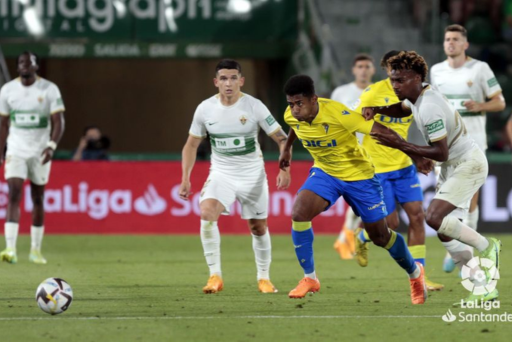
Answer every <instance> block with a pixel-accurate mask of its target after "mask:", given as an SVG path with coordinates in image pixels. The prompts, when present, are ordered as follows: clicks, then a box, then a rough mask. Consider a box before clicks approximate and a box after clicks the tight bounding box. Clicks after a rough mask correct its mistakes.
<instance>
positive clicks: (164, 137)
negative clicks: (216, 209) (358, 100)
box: [0, 0, 512, 229]
mask: <svg viewBox="0 0 512 342" xmlns="http://www.w3.org/2000/svg"><path fill="white" fill-rule="evenodd" d="M453 23H457V24H462V25H464V26H465V27H466V28H467V30H468V35H469V37H468V39H469V42H470V48H469V50H468V51H467V54H468V55H469V56H471V57H473V58H476V59H480V60H482V61H485V62H487V63H489V65H490V66H491V68H492V70H493V71H494V73H495V74H496V77H497V79H498V81H499V83H500V85H501V87H502V88H503V94H504V96H505V99H506V100H507V108H506V109H505V110H504V111H502V112H501V113H490V114H488V119H487V129H488V137H489V142H488V143H489V150H488V158H489V161H490V164H491V176H490V177H489V181H488V186H487V188H486V186H484V189H483V198H484V200H483V202H484V203H483V207H482V208H483V210H482V211H483V214H482V217H483V219H484V220H486V222H488V223H489V227H491V226H492V227H494V228H493V229H501V227H502V226H501V224H502V223H503V222H508V223H510V222H512V221H511V220H512V219H511V218H512V192H510V193H509V191H510V189H511V188H512V180H511V177H510V174H511V173H512V154H511V141H510V139H509V138H508V137H507V134H506V124H507V122H508V120H509V118H510V113H511V112H512V0H0V70H1V73H0V85H2V84H3V83H5V82H6V81H8V80H9V79H11V78H15V77H17V72H16V65H15V64H16V57H17V56H18V55H19V54H20V53H21V52H23V51H25V50H31V51H33V52H35V53H36V54H38V55H39V57H40V72H39V74H40V76H42V77H44V78H47V79H49V80H50V81H52V82H54V83H56V84H57V85H58V86H59V88H60V90H61V93H62V97H63V99H64V103H65V106H66V113H65V116H66V132H65V134H64V137H63V139H62V141H61V143H60V144H59V149H58V150H57V152H56V156H55V158H56V159H61V160H71V159H74V156H75V155H76V151H77V149H78V148H79V146H80V141H81V139H82V138H83V136H84V132H85V130H86V128H90V127H91V126H92V127H93V128H94V129H99V130H101V132H100V133H97V134H101V135H103V136H104V137H105V138H106V140H105V141H104V143H105V144H104V145H102V146H103V147H106V149H108V155H109V157H108V158H109V159H110V160H113V161H155V160H160V161H162V160H163V161H168V160H171V161H172V160H174V161H176V165H175V166H174V170H175V171H173V172H175V173H177V174H178V176H177V177H176V180H173V182H178V184H179V172H180V167H179V163H178V161H179V159H180V157H181V149H182V147H183V144H184V143H185V141H186V138H187V136H188V129H189V127H190V123H191V121H192V117H193V114H194V111H195V109H196V107H197V105H198V104H199V103H200V102H201V101H203V100H204V99H206V98H208V97H210V96H212V95H214V94H215V93H216V88H215V87H214V86H213V78H214V75H215V65H216V64H217V62H218V61H219V60H220V59H221V58H234V59H237V60H239V61H240V63H241V65H242V69H243V75H244V76H245V78H246V83H245V86H244V88H243V91H244V92H246V93H248V94H251V95H253V96H255V97H257V98H259V99H261V100H262V101H263V102H264V103H265V104H266V105H267V107H268V108H269V109H270V110H271V112H272V113H273V114H274V116H275V117H276V119H278V120H279V121H280V122H281V124H284V123H283V120H282V113H283V112H284V110H285V108H286V102H285V97H284V95H283V92H282V87H283V85H284V82H285V81H286V79H287V78H288V77H290V76H291V75H293V74H296V73H305V74H308V75H310V76H311V77H313V79H314V80H315V84H316V87H317V93H318V94H319V95H321V96H327V97H328V96H329V95H330V94H331V91H332V90H333V89H334V88H335V87H336V86H339V85H341V84H345V83H348V82H351V81H352V80H353V76H352V72H351V67H352V59H353V57H354V55H355V54H357V53H360V52H364V53H368V54H370V55H371V56H372V57H373V58H374V60H375V61H376V63H375V64H376V67H377V68H378V62H379V61H380V59H381V56H382V55H383V54H384V53H385V52H387V51H389V50H416V51H417V52H419V53H420V54H421V55H423V56H424V57H425V59H426V60H427V62H428V64H429V65H433V64H435V63H438V62H440V61H442V60H444V59H445V56H444V53H443V47H442V42H443V36H444V28H445V27H446V26H447V25H449V24H453ZM384 77H386V76H385V73H384V72H383V71H382V70H378V72H377V73H376V75H375V77H374V81H378V80H380V79H382V78H384ZM283 127H285V126H284V125H283ZM412 127H414V125H413V126H412ZM285 130H288V128H287V127H285ZM94 134H96V133H94ZM511 134H512V133H511ZM412 138H413V139H414V132H413V137H412ZM261 145H262V149H263V151H264V154H265V158H266V160H269V161H275V160H277V157H278V153H277V151H276V145H275V144H274V143H273V142H272V141H270V140H269V139H268V138H267V137H265V136H263V137H261ZM199 157H200V158H202V159H205V160H207V159H208V158H209V152H208V142H207V141H205V144H204V145H203V146H202V149H201V151H200V155H199ZM294 158H295V160H300V159H303V160H308V164H307V165H310V163H309V160H311V159H310V157H309V155H308V154H307V153H306V152H304V150H303V149H302V148H300V147H299V148H297V149H296V150H295V154H294ZM75 160H76V159H75ZM274 163H275V162H274ZM205 167H206V166H205ZM272 167H273V168H274V167H275V165H273V164H272ZM306 169H307V168H305V170H306ZM55 172H60V171H55ZM66 172H67V173H68V174H69V172H68V171H66ZM73 172H75V171H73ZM105 172H106V171H105ZM116 172H117V171H116ZM165 172H169V171H165ZM165 172H163V173H162V174H163V175H165ZM201 172H202V171H201ZM204 176H205V175H204ZM52 177H53V176H52ZM84 177H85V178H86V177H87V175H85V176H84ZM493 177H494V178H493ZM85 178H84V179H85ZM80 181H81V180H77V181H76V182H75V183H73V184H74V185H73V186H76V187H78V182H80ZM203 181H204V180H203ZM90 182H91V181H89V183H90ZM272 182H273V181H270V183H271V185H272ZM66 184H67V183H66ZM80 184H82V183H80ZM98 184H99V183H98ZM296 184H297V186H298V185H299V184H300V179H297V181H296ZM62 186H63V187H64V186H67V185H62ZM98 186H100V185H98ZM119 186H121V187H122V185H119ZM145 186H146V185H144V186H143V188H144V187H145ZM165 186H166V188H165V190H160V189H157V190H158V191H159V192H160V193H161V192H162V191H165V192H167V191H169V190H168V185H165ZM169 186H170V185H169ZM433 186H434V184H433V181H432V179H431V180H429V181H425V182H424V184H423V187H424V189H425V190H426V191H427V189H430V190H433ZM63 189H64V188H63ZM80 189H82V188H80ZM144 189H145V188H144ZM144 189H142V190H140V189H139V190H137V191H140V192H143V193H144V191H146V192H145V193H146V194H148V193H151V194H153V195H152V196H153V197H151V198H153V199H154V198H158V196H156V195H154V193H155V192H154V191H153V190H151V188H149V187H148V188H147V189H149V190H144ZM173 189H174V188H173ZM0 190H1V189H0ZM86 190H87V189H86ZM150 190H151V191H150ZM59 191H60V190H59ZM62 191H64V190H62ZM80 191H81V190H80ZM167 193H168V192H167ZM73 196H75V195H73ZM486 196H487V197H486ZM171 197H172V192H171ZM291 198H292V195H290V199H291ZM486 198H488V199H489V200H488V201H487V200H486ZM278 200H279V199H278ZM173 201H174V202H173V203H175V204H176V203H178V204H179V205H182V206H183V208H185V207H186V206H185V204H183V203H181V202H179V200H178V199H176V198H174V197H173ZM91 203H92V202H91ZM155 203H156V202H155ZM287 203H288V202H287ZM286 205H288V204H286ZM91 206H92V204H91ZM111 207H112V205H111ZM179 208H181V207H179ZM194 208H195V207H191V208H189V209H187V210H189V211H188V212H189V213H191V212H192V211H193V210H195V209H194ZM284 208H285V209H283V210H282V211H279V213H278V212H277V211H276V215H278V214H279V215H280V214H286V210H288V209H287V208H288V207H287V206H285V207H284ZM61 209H62V208H61ZM55 210H57V209H55ZM59 210H60V209H59ZM62 210H64V211H65V204H64V209H62ZM148 210H149V209H148ZM180 210H181V209H180ZM185 211H186V210H185ZM173 215H175V213H173ZM187 215H188V214H187ZM336 215H337V216H340V217H341V216H342V215H343V208H341V209H340V210H339V212H337V213H336ZM0 216H1V215H0ZM287 220H288V218H286V222H288V221H287ZM283 222H285V221H283ZM495 223H496V225H494V226H493V224H495ZM497 223H500V225H497ZM286 224H287V223H286Z"/></svg>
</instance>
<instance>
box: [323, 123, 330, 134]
mask: <svg viewBox="0 0 512 342" xmlns="http://www.w3.org/2000/svg"><path fill="white" fill-rule="evenodd" d="M322 126H324V130H325V134H327V132H329V125H328V124H326V123H324V124H322Z"/></svg>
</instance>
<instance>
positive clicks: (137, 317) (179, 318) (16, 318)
mask: <svg viewBox="0 0 512 342" xmlns="http://www.w3.org/2000/svg"><path fill="white" fill-rule="evenodd" d="M224 318H231V319H232V318H238V319H304V318H306V319H338V318H355V319H360V318H441V316H437V315H424V316H421V315H382V316H349V315H328V316H277V315H270V316H136V317H131V316H127V317H101V316H100V317H96V316H92V317H0V322H2V321H49V320H54V321H55V320H57V321H94V320H96V321H108V320H112V321H129V320H132V321H137V320H193V319H224Z"/></svg>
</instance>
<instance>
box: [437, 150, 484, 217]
mask: <svg viewBox="0 0 512 342" xmlns="http://www.w3.org/2000/svg"><path fill="white" fill-rule="evenodd" d="M488 173H489V164H488V163H487V158H486V157H485V154H484V153H483V152H482V151H481V150H480V148H478V147H477V146H473V147H472V148H471V150H470V151H468V153H466V154H465V155H464V156H462V157H461V158H459V159H457V160H453V161H449V162H445V163H443V164H442V165H441V172H440V173H439V178H438V180H437V187H436V195H435V196H434V198H435V199H440V200H443V201H446V202H449V203H451V204H453V205H454V206H456V207H457V209H456V210H454V211H453V212H452V213H451V214H450V215H453V216H455V217H457V218H461V219H464V218H466V216H467V213H468V210H469V204H470V202H471V198H473V196H474V195H475V193H476V192H477V191H478V189H480V187H481V186H482V185H483V184H484V183H485V180H486V178H487V174H488Z"/></svg>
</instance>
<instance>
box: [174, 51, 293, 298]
mask: <svg viewBox="0 0 512 342" xmlns="http://www.w3.org/2000/svg"><path fill="white" fill-rule="evenodd" d="M215 71H216V74H215V78H214V79H213V81H214V84H215V86H216V87H217V88H218V90H219V93H218V94H217V95H215V96H212V97H210V98H209V99H206V100H205V101H203V102H202V103H201V104H200V105H199V106H198V107H197V109H196V112H195V114H194V118H193V121H192V125H191V127H190V131H189V137H188V140H187V142H186V144H185V146H184V147H183V153H182V169H183V174H182V182H181V187H180V197H181V198H182V199H186V200H188V199H189V197H190V194H191V184H190V174H191V172H192V168H193V166H194V163H195V159H196V152H197V147H198V146H199V144H200V143H201V141H202V140H203V139H204V138H205V137H206V135H207V134H209V136H210V143H211V145H212V155H211V168H210V174H209V175H208V179H207V180H206V182H205V183H204V186H203V189H202V190H201V196H200V211H201V242H202V244H203V250H204V256H205V258H206V263H207V264H208V267H209V269H210V277H209V279H208V282H207V284H206V286H205V287H204V288H203V292H204V293H217V292H219V291H221V290H222V289H223V287H224V283H223V280H222V272H221V261H220V234H219V228H218V224H217V221H218V220H219V217H220V215H221V214H225V215H227V214H229V211H230V207H231V205H232V204H233V203H234V202H235V201H236V200H238V202H240V204H241V206H242V213H241V216H242V218H243V219H245V220H248V223H249V228H250V230H251V233H252V245H253V250H254V255H255V259H256V267H257V280H258V289H259V291H260V292H263V293H273V292H277V290H276V288H275V287H274V285H273V284H272V283H271V282H270V276H269V269H270V262H271V244H270V235H269V232H268V226H267V217H268V184H267V176H266V173H265V166H264V162H263V156H262V153H261V150H260V146H259V143H258V132H259V130H260V128H261V129H263V130H264V131H265V133H267V134H268V135H269V136H270V137H271V138H272V139H273V140H274V141H275V142H276V143H277V144H278V145H279V149H280V151H281V150H282V149H283V148H284V145H285V143H286V139H287V135H286V133H284V132H283V130H282V129H281V126H280V125H279V124H278V123H277V121H276V120H275V119H274V117H273V116H272V114H270V112H269V110H268V109H267V107H265V105H264V104H263V103H262V102H261V101H260V100H258V99H256V98H254V97H252V96H250V95H247V94H245V93H242V92H241V89H240V88H241V87H242V86H243V85H244V81H245V79H244V77H243V76H242V73H241V67H240V64H238V62H236V61H234V60H229V59H225V60H222V61H220V62H219V63H218V64H217V67H216V69H215ZM289 184H290V173H289V170H286V171H283V170H281V171H280V173H279V175H278V177H277V188H278V189H286V188H288V186H289Z"/></svg>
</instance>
